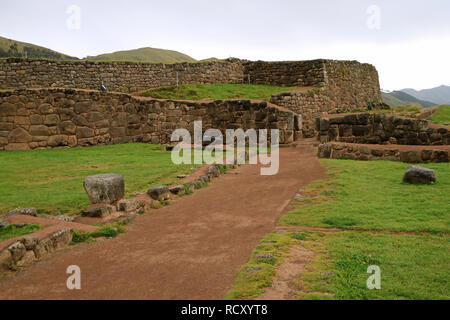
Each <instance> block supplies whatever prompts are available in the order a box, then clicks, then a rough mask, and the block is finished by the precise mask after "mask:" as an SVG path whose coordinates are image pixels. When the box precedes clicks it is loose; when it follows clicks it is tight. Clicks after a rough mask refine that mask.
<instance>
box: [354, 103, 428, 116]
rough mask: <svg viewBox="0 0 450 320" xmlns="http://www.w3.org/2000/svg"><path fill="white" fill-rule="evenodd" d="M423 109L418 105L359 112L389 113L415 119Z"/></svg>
mask: <svg viewBox="0 0 450 320" xmlns="http://www.w3.org/2000/svg"><path fill="white" fill-rule="evenodd" d="M422 109H423V108H421V107H419V106H416V105H408V106H396V107H391V108H390V109H375V110H370V111H365V110H360V111H359V112H370V113H389V114H393V115H396V116H401V117H414V116H416V115H417V114H419V113H420V111H421V110H422Z"/></svg>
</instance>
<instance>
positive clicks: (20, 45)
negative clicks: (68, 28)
mask: <svg viewBox="0 0 450 320" xmlns="http://www.w3.org/2000/svg"><path fill="white" fill-rule="evenodd" d="M9 57H16V58H33V59H39V58H45V59H55V60H78V58H76V57H71V56H68V55H65V54H62V53H59V52H56V51H53V50H50V49H48V48H44V47H41V46H37V45H34V44H31V43H26V42H21V41H16V40H11V39H7V38H3V37H0V58H9Z"/></svg>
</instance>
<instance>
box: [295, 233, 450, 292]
mask: <svg viewBox="0 0 450 320" xmlns="http://www.w3.org/2000/svg"><path fill="white" fill-rule="evenodd" d="M312 238H313V240H310V241H307V242H306V243H305V246H307V247H308V246H310V247H312V248H313V247H314V246H318V247H319V248H320V250H322V251H323V253H324V252H327V253H328V254H327V255H324V254H323V253H322V254H321V253H319V252H318V253H319V254H318V255H317V256H316V258H315V259H314V261H313V262H312V263H311V265H310V266H309V267H310V269H312V270H313V271H312V272H308V273H305V274H303V275H302V276H301V277H300V278H299V279H298V281H299V282H300V283H301V284H302V287H303V288H304V289H303V290H302V291H303V292H301V293H300V295H299V296H300V297H301V298H303V299H311V298H312V299H320V298H321V296H322V298H323V297H324V295H321V294H320V293H318V292H329V293H331V294H332V295H333V297H334V298H335V299H370V300H373V299H389V300H397V299H450V271H449V263H450V257H449V256H448V252H449V251H450V239H449V237H448V236H418V235H390V234H367V233H342V232H340V233H333V234H326V235H324V234H322V235H320V236H315V237H312ZM314 242H319V243H314ZM371 265H376V266H378V267H380V271H381V283H380V285H381V289H380V290H369V289H368V288H367V285H366V281H367V278H368V277H369V276H370V275H371V274H369V273H367V268H368V266H371ZM325 297H327V296H325Z"/></svg>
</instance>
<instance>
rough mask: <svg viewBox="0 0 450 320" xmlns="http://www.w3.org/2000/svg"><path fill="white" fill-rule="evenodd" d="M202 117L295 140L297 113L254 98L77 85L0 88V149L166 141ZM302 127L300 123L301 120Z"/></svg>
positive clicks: (207, 122) (212, 123)
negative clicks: (176, 97)
mask: <svg viewBox="0 0 450 320" xmlns="http://www.w3.org/2000/svg"><path fill="white" fill-rule="evenodd" d="M196 120H202V121H203V129H204V130H206V129H209V128H217V129H221V130H222V132H224V130H225V129H236V128H242V129H244V130H246V129H249V128H254V129H266V128H267V129H271V128H273V129H279V130H280V143H290V142H292V141H293V139H294V131H295V129H296V126H295V125H294V122H295V121H294V120H295V114H294V113H293V112H291V111H289V110H286V109H283V108H280V107H278V106H274V105H271V104H268V103H267V102H258V101H250V100H225V101H221V100H219V101H210V102H193V101H171V100H157V99H150V98H137V97H133V96H131V95H129V94H123V93H112V92H100V91H88V90H73V89H27V90H9V91H0V150H27V149H34V148H52V147H61V146H69V147H73V146H88V145H101V144H116V143H127V142H151V143H160V144H163V143H168V142H170V137H171V135H172V132H173V131H174V130H175V129H177V128H186V129H188V130H190V131H191V132H193V123H194V121H196ZM297 127H298V125H297Z"/></svg>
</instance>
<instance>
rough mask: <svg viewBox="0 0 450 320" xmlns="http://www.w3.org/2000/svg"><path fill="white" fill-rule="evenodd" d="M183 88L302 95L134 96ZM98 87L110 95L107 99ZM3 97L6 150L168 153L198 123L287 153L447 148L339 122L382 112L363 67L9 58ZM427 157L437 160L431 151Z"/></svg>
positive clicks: (429, 138) (407, 134)
mask: <svg viewBox="0 0 450 320" xmlns="http://www.w3.org/2000/svg"><path fill="white" fill-rule="evenodd" d="M178 83H179V84H216V83H237V84H239V83H249V84H268V85H277V86H290V87H295V89H294V90H290V91H287V92H283V93H280V94H274V95H272V97H271V99H270V102H266V101H253V100H218V101H183V100H162V99H152V98H145V97H140V96H136V95H133V94H132V93H134V92H138V91H139V90H144V89H148V88H157V87H161V86H169V85H176V84H178ZM101 85H106V87H107V88H108V91H107V92H103V91H100V90H99V89H100V87H101ZM0 89H1V91H0V150H28V149H35V148H53V147H62V146H68V147H73V146H90V145H103V144H117V143H127V142H149V143H156V144H166V143H169V142H170V136H171V133H172V132H173V130H175V129H177V128H189V129H190V130H193V122H194V121H196V120H202V121H203V123H204V130H206V129H208V128H219V129H221V130H225V129H226V128H230V129H237V128H242V129H244V130H246V129H249V128H254V129H271V128H273V129H275V128H276V129H279V130H280V143H281V144H289V143H292V142H294V141H297V140H300V139H302V138H313V137H317V139H320V141H321V142H322V143H328V142H330V141H333V143H334V144H336V143H338V142H339V143H363V144H367V143H368V144H393V145H395V144H402V145H422V146H426V145H433V146H434V149H436V147H435V146H436V145H448V144H449V133H448V131H447V129H446V128H445V127H439V126H432V127H428V124H427V123H426V121H421V122H420V121H419V120H414V121H408V120H406V121H403V122H402V120H401V119H395V118H393V119H389V117H385V118H383V119H381V118H380V117H377V116H376V117H374V116H373V115H371V116H358V117H357V116H356V115H355V116H348V117H344V118H334V117H335V116H334V115H336V114H339V113H350V112H361V111H367V110H372V109H376V108H380V107H381V108H382V107H383V103H382V100H381V93H380V86H379V81H378V73H377V70H376V69H375V67H373V66H372V65H369V64H363V63H359V62H357V61H335V60H323V59H318V60H312V61H286V62H263V61H244V60H239V59H227V60H224V61H212V62H202V63H177V64H151V63H132V62H115V63H112V62H111V63H110V62H90V61H81V62H79V61H49V60H26V59H15V58H10V59H4V60H0ZM330 115H331V117H332V119H330V120H329V119H328V117H330ZM343 116H344V115H343ZM321 118H323V119H322V120H321ZM418 121H419V122H418ZM376 137H378V138H376ZM335 148H336V146H331V145H327V146H326V147H322V148H321V149H320V150H322V151H321V152H319V155H320V156H323V157H341V156H343V154H344V153H345V152H344V153H343V152H334V154H333V150H335ZM338 148H339V146H338ZM422 149H425V150H427V151H426V152H425V153H426V154H428V153H430V151H429V150H428V149H429V148H426V147H422ZM323 150H325V151H323ZM328 151H330V152H328ZM437 151H439V152H440V153H439V156H436V157H433V156H431V158H429V159H428V160H436V161H437V160H439V161H448V150H447V148H446V147H441V148H437ZM389 152H390V153H394V154H397V156H394V157H391V158H390V159H394V158H396V159H397V158H398V159H400V155H399V154H400V151H399V150H397V149H395V148H394V149H393V151H392V148H391V150H390V151H389ZM417 152H419V153H420V152H422V150H419V151H417ZM378 153H379V152H378ZM378 153H377V152H374V154H372V153H371V152H369V154H366V153H364V156H362V157H359V152H358V155H357V156H356V158H361V159H366V158H367V159H370V158H371V157H375V158H376V156H375V154H378ZM345 154H346V155H345V156H344V157H347V158H348V157H350V158H355V156H349V155H348V154H349V153H348V152H347V153H345ZM431 154H433V152H432V151H431ZM403 158H405V157H402V159H403ZM414 158H415V160H414ZM422 159H423V160H426V159H427V156H426V155H425V157H422V156H420V157H419V156H418V155H417V154H414V155H413V156H411V157H410V159H409V160H414V161H413V162H416V160H422Z"/></svg>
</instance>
